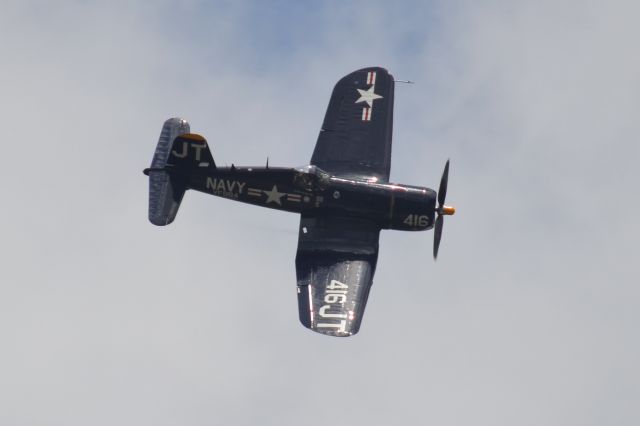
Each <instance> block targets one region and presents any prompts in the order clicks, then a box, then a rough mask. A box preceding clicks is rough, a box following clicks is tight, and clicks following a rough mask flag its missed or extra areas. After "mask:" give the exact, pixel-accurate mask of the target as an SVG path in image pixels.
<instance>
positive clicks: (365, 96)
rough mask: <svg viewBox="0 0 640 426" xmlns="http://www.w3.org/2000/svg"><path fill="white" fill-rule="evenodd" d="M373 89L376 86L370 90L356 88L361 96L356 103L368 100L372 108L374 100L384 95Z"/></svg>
mask: <svg viewBox="0 0 640 426" xmlns="http://www.w3.org/2000/svg"><path fill="white" fill-rule="evenodd" d="M373 89H375V86H371V87H369V89H368V90H362V89H356V90H357V91H358V93H360V98H359V99H358V100H357V101H356V103H358V102H366V103H367V104H369V107H370V108H372V107H373V101H374V100H376V99H382V96H380V95H377V94H375V93H374V92H373Z"/></svg>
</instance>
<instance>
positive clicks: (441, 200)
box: [438, 160, 449, 207]
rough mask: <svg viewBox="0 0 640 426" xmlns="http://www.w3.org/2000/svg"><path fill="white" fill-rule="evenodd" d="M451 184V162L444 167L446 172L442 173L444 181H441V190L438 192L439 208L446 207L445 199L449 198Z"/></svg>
mask: <svg viewBox="0 0 640 426" xmlns="http://www.w3.org/2000/svg"><path fill="white" fill-rule="evenodd" d="M448 183H449V160H447V164H445V166H444V172H443V173H442V179H440V189H439V190H438V204H439V206H438V207H442V206H443V205H444V199H445V198H447V184H448Z"/></svg>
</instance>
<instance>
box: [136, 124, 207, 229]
mask: <svg viewBox="0 0 640 426" xmlns="http://www.w3.org/2000/svg"><path fill="white" fill-rule="evenodd" d="M189 130H190V129H189V123H187V121H186V120H183V119H181V118H170V119H168V120H167V121H165V122H164V125H163V126H162V132H161V133H160V139H159V140H158V145H157V147H156V152H155V154H154V155H153V160H152V161H151V167H150V168H148V169H146V170H145V171H144V173H145V174H146V175H148V176H149V221H150V222H151V223H153V224H154V225H158V226H164V225H168V224H170V223H171V222H173V220H174V219H175V218H176V214H177V213H178V208H180V203H181V202H182V197H183V196H184V193H185V191H186V190H187V189H188V188H187V179H186V175H188V174H189V172H190V171H191V170H193V169H195V168H200V167H208V168H212V167H213V168H215V167H216V165H215V163H214V162H213V157H212V156H211V151H209V147H208V146H207V141H206V140H205V139H204V138H203V137H202V136H200V135H196V134H192V133H189Z"/></svg>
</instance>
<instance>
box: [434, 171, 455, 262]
mask: <svg viewBox="0 0 640 426" xmlns="http://www.w3.org/2000/svg"><path fill="white" fill-rule="evenodd" d="M448 183H449V160H447V164H446V165H445V166H444V172H443V173H442V179H440V188H439V189H438V208H437V209H436V213H437V214H438V217H437V218H436V225H435V230H434V235H433V258H434V259H437V258H438V249H439V248H440V240H441V239H442V228H443V227H444V216H448V215H452V214H454V213H455V212H456V209H455V208H453V207H451V206H447V205H445V204H444V200H445V198H446V197H447V184H448Z"/></svg>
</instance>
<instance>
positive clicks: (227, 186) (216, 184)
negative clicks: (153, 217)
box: [182, 166, 436, 231]
mask: <svg viewBox="0 0 640 426" xmlns="http://www.w3.org/2000/svg"><path fill="white" fill-rule="evenodd" d="M182 178H183V179H185V180H186V182H185V183H186V185H187V187H188V188H190V189H194V190H196V191H201V192H204V193H207V194H212V195H216V196H219V197H223V198H228V199H231V200H235V201H240V202H244V203H249V204H254V205H257V206H262V207H269V208H273V209H278V210H284V211H288V212H295V213H302V214H305V213H306V214H318V215H320V214H324V213H327V214H329V213H330V214H333V215H339V216H351V217H359V218H365V219H368V220H371V221H374V222H376V223H377V224H378V225H379V226H380V228H382V229H397V230H406V231H422V230H427V229H430V228H432V227H433V225H434V219H435V210H436V193H435V191H433V190H432V189H429V188H423V187H417V186H409V185H399V184H393V183H388V182H377V181H376V179H375V178H368V177H362V176H354V177H348V178H347V177H336V176H331V175H329V174H327V173H325V172H322V171H321V170H319V169H317V168H315V167H314V166H306V168H284V167H235V166H232V167H218V168H215V167H204V168H201V169H197V171H196V172H194V171H191V172H190V173H189V174H188V175H185V176H183V177H182Z"/></svg>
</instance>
